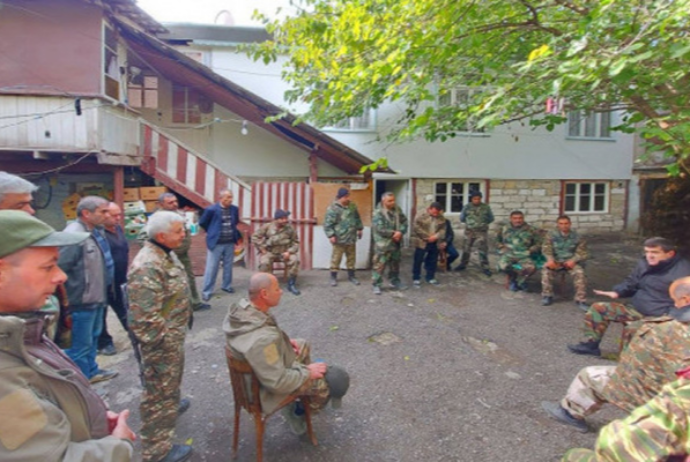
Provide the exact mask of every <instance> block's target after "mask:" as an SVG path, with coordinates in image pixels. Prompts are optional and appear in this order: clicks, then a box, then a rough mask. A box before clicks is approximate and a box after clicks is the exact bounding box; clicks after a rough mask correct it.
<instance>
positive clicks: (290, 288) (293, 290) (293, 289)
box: [287, 276, 302, 295]
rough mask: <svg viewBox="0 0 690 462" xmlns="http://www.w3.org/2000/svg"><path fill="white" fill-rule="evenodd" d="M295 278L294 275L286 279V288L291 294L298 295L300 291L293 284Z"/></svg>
mask: <svg viewBox="0 0 690 462" xmlns="http://www.w3.org/2000/svg"><path fill="white" fill-rule="evenodd" d="M295 279H296V278H295V277H294V276H291V277H290V279H288V284H287V290H288V291H289V292H290V293H291V294H293V295H299V294H301V293H302V292H300V291H299V289H298V288H297V286H296V285H295Z"/></svg>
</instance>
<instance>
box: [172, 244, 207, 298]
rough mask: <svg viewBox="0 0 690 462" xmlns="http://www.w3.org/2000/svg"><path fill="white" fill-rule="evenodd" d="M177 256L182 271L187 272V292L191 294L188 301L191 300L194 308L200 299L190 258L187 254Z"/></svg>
mask: <svg viewBox="0 0 690 462" xmlns="http://www.w3.org/2000/svg"><path fill="white" fill-rule="evenodd" d="M177 258H178V259H179V260H180V263H182V266H184V272H185V273H186V274H187V281H188V282H189V292H190V294H191V296H190V297H189V301H190V302H192V308H196V307H198V306H199V305H201V299H200V298H199V290H198V289H197V288H196V279H195V278H194V270H193V269H192V260H191V259H190V258H189V254H188V253H185V254H184V255H178V256H177Z"/></svg>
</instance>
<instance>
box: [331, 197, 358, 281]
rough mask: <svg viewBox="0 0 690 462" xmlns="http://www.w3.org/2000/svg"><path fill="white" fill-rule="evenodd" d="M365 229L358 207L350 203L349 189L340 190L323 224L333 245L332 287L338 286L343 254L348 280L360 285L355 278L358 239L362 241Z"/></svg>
mask: <svg viewBox="0 0 690 462" xmlns="http://www.w3.org/2000/svg"><path fill="white" fill-rule="evenodd" d="M363 229H364V226H363V225H362V219H361V218H360V217H359V211H358V210H357V206H356V205H355V204H354V203H352V202H351V201H350V191H349V190H348V189H347V188H340V189H338V194H337V195H336V196H335V201H333V203H332V204H331V205H330V206H329V207H328V210H326V217H325V218H324V222H323V230H324V231H325V232H326V236H328V239H329V240H330V241H331V244H333V253H332V255H331V286H337V285H338V270H339V269H340V262H341V261H342V259H343V254H345V257H346V261H347V277H348V279H349V280H350V282H351V283H353V284H354V285H356V286H358V285H359V281H358V280H357V278H355V259H356V253H357V248H356V247H357V239H362V230H363Z"/></svg>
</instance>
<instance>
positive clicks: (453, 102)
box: [436, 85, 489, 137]
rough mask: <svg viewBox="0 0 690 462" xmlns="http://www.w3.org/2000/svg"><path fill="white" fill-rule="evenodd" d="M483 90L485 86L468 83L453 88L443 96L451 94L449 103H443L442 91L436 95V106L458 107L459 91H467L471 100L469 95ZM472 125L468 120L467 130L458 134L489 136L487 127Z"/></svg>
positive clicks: (457, 133) (438, 107) (439, 107)
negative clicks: (477, 127) (474, 85)
mask: <svg viewBox="0 0 690 462" xmlns="http://www.w3.org/2000/svg"><path fill="white" fill-rule="evenodd" d="M483 90H484V88H477V87H470V86H467V85H460V86H457V87H454V88H451V89H450V91H449V92H447V93H446V94H445V95H443V97H446V96H450V101H449V102H447V103H445V102H444V103H441V98H442V96H441V94H440V93H437V95H436V108H437V109H441V108H445V107H458V106H459V102H458V99H459V96H458V93H459V92H460V91H463V92H464V91H467V99H468V100H469V97H470V96H471V95H472V94H474V93H477V92H479V91H483ZM470 125H471V124H469V122H468V126H467V127H466V130H462V131H458V132H456V135H459V136H479V137H485V136H489V132H488V130H487V129H486V128H479V129H476V128H475V129H472V127H471V126H470Z"/></svg>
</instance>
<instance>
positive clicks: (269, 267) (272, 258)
mask: <svg viewBox="0 0 690 462" xmlns="http://www.w3.org/2000/svg"><path fill="white" fill-rule="evenodd" d="M273 262H281V263H285V264H286V265H287V268H288V277H291V278H293V277H294V278H296V277H297V275H298V274H299V257H298V256H297V255H296V254H294V253H291V254H290V257H289V258H288V261H287V263H286V262H285V259H284V258H283V254H282V253H278V254H276V253H271V252H266V253H263V254H260V255H259V271H261V272H262V273H273Z"/></svg>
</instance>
